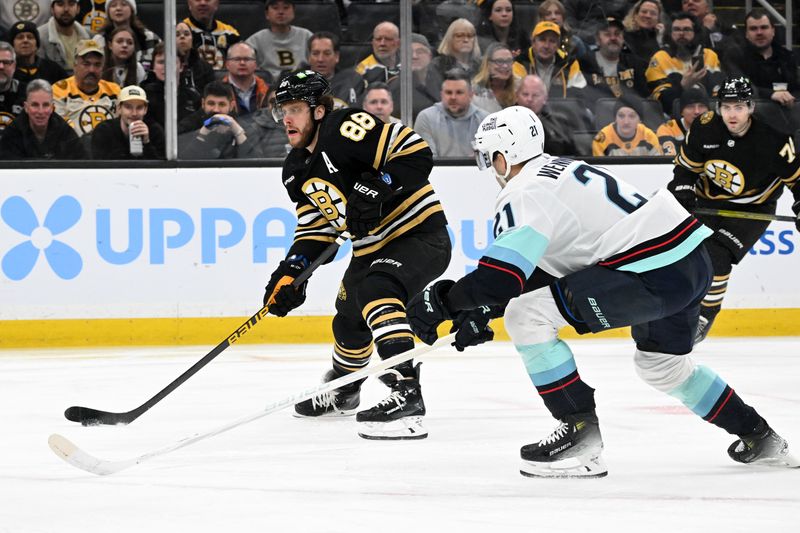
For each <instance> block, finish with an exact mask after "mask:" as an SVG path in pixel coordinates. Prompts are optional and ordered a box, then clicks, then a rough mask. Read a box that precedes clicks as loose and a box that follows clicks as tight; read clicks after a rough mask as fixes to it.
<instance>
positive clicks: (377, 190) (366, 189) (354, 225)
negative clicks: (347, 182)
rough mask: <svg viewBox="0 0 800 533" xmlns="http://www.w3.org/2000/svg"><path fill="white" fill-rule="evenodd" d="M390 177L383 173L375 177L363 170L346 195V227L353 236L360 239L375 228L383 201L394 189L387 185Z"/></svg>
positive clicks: (380, 214)
mask: <svg viewBox="0 0 800 533" xmlns="http://www.w3.org/2000/svg"><path fill="white" fill-rule="evenodd" d="M389 183H391V177H390V176H389V175H388V174H384V175H383V176H381V177H380V178H376V177H375V176H373V175H372V174H370V173H368V172H365V173H364V174H362V175H361V179H360V180H358V181H357V182H355V184H354V185H353V192H351V193H350V196H348V197H347V220H346V221H347V229H348V231H349V232H350V234H351V235H353V237H355V238H356V239H361V238H363V237H366V236H367V235H368V234H369V232H370V231H371V230H373V229H375V228H376V227H377V226H378V225H379V224H380V223H381V220H382V219H383V203H384V202H386V201H387V200H389V199H390V198H391V197H392V195H394V191H393V190H392V188H391V187H389Z"/></svg>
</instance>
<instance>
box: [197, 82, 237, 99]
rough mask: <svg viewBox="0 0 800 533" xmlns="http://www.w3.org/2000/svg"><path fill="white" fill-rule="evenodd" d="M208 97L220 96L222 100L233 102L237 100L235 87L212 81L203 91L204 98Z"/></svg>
mask: <svg viewBox="0 0 800 533" xmlns="http://www.w3.org/2000/svg"><path fill="white" fill-rule="evenodd" d="M207 96H219V97H220V98H227V99H228V100H233V99H234V98H235V97H234V95H233V87H231V86H230V84H228V83H223V82H221V81H211V82H208V84H206V86H205V89H203V98H205V97H207Z"/></svg>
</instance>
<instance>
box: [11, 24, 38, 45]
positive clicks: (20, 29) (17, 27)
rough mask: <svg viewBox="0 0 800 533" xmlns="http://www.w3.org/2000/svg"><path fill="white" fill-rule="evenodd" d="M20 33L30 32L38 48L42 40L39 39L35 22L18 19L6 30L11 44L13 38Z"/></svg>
mask: <svg viewBox="0 0 800 533" xmlns="http://www.w3.org/2000/svg"><path fill="white" fill-rule="evenodd" d="M20 33H32V34H33V37H34V38H35V39H36V47H37V48H39V47H40V46H41V45H42V41H41V40H40V39H39V30H37V29H36V24H34V23H33V22H31V21H30V20H20V21H19V22H15V23H14V24H13V25H12V26H11V29H10V30H8V42H10V43H12V44H13V43H14V39H15V38H16V37H17V35H19V34H20Z"/></svg>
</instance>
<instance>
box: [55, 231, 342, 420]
mask: <svg viewBox="0 0 800 533" xmlns="http://www.w3.org/2000/svg"><path fill="white" fill-rule="evenodd" d="M349 238H350V234H349V233H348V232H346V231H345V232H343V233H342V234H341V235H339V236H338V237H337V238H336V241H335V242H333V243H331V245H330V246H328V247H327V248H325V250H324V251H323V252H322V255H320V256H319V257H318V258H316V259H315V260H314V261H313V262H312V263H311V264H310V265H308V267H307V268H306V269H305V270H304V271H303V272H302V273H301V274H300V275H299V276H297V278H295V280H294V281H293V282H292V286H294V287H299V286H300V285H302V284H303V283H304V282H305V281H306V280H307V279H308V278H309V277H311V274H313V273H314V271H315V270H316V269H317V268H318V267H319V266H320V265H321V264H322V263H324V262H325V261H327V260H328V259H329V258H330V257H331V256H332V255H333V254H335V253H336V251H337V250H338V249H339V246H341V244H342V243H343V242H344V241H346V240H347V239H349ZM268 312H269V304H267V305H265V306H264V307H262V308H261V309H259V310H258V312H257V313H256V314H254V315H253V316H251V317H250V318H248V319H247V321H246V322H245V323H244V324H242V325H241V326H239V327H238V328H236V331H234V332H233V333H231V334H230V335H228V337H226V338H225V340H224V341H222V342H221V343H219V344H217V346H216V347H214V349H213V350H211V351H210V352H208V353H207V354H206V355H205V357H203V358H202V359H200V360H199V361H198V362H196V363H195V364H194V365H192V367H191V368H189V369H188V370H187V371H186V372H184V373H183V374H181V375H180V376H178V377H177V378H176V379H175V381H173V382H172V383H170V384H169V385H167V386H166V387H164V388H163V389H162V390H161V391H160V392H159V393H158V394H156V395H155V396H153V397H152V398H150V399H149V400H147V401H146V402H144V403H143V404H142V405H140V406H139V407H137V408H136V409H132V410H130V411H127V412H125V413H112V412H109V411H101V410H99V409H92V408H91V407H79V406H72V407H69V408H67V410H66V411H64V416H65V417H66V418H67V420H71V421H72V422H80V423H81V424H83V425H84V426H92V425H98V424H110V425H113V424H121V425H125V424H130V423H131V422H133V421H134V420H136V419H137V418H139V417H140V416H142V415H143V414H144V413H145V412H147V410H148V409H150V408H151V407H153V406H154V405H155V404H157V403H158V402H160V401H161V400H163V399H164V397H165V396H167V395H168V394H169V393H171V392H172V391H174V390H175V389H177V388H178V387H179V386H180V385H181V384H182V383H183V382H185V381H186V380H187V379H189V378H190V377H192V376H193V375H195V374H196V373H197V371H198V370H200V369H201V368H203V367H204V366H206V365H207V364H208V363H210V362H211V360H212V359H214V358H215V357H217V356H218V355H219V354H221V353H222V352H224V351H225V350H226V349H227V348H228V347H229V346H230V345H231V344H233V343H235V342H237V341H238V340H239V339H241V338H242V336H244V335H245V334H246V333H247V332H248V331H250V330H251V329H252V328H253V327H254V326H255V325H256V324H258V322H259V321H260V320H261V319H262V318H264V317H265V316H267V314H268Z"/></svg>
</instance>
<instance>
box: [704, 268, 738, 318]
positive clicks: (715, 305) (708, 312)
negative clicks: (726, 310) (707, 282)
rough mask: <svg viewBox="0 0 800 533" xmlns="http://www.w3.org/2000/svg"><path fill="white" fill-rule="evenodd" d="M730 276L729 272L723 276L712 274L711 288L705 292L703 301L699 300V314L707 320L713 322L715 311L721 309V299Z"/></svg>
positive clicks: (726, 288)
mask: <svg viewBox="0 0 800 533" xmlns="http://www.w3.org/2000/svg"><path fill="white" fill-rule="evenodd" d="M730 277H731V275H730V273H728V274H725V275H724V276H714V279H713V281H712V282H711V288H710V289H709V290H708V293H706V295H705V297H704V298H703V301H702V302H700V315H701V316H702V317H703V318H705V319H707V320H708V321H709V322H713V321H714V318H716V316H717V313H719V311H720V309H722V299H723V298H725V293H726V292H727V290H728V280H729V279H730Z"/></svg>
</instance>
